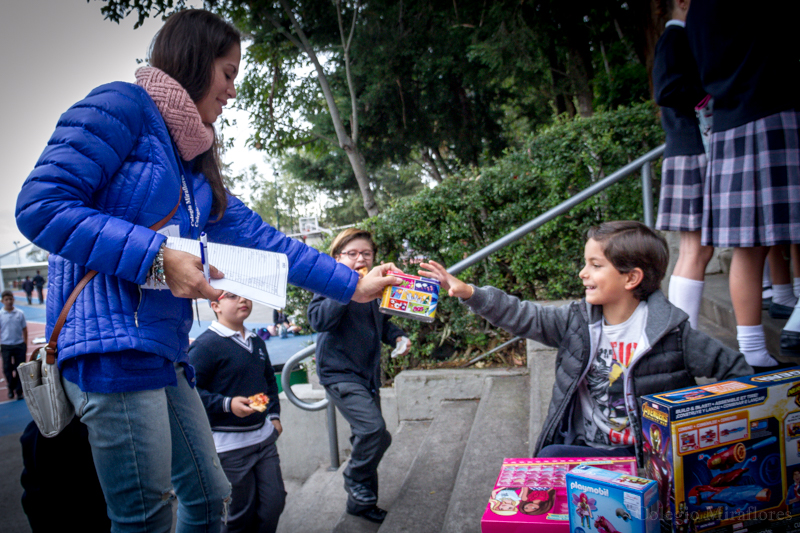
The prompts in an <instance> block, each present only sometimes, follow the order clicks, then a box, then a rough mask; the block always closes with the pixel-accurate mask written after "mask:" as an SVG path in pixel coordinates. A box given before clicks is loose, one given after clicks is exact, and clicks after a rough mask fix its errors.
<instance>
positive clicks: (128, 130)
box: [16, 82, 358, 365]
mask: <svg viewBox="0 0 800 533" xmlns="http://www.w3.org/2000/svg"><path fill="white" fill-rule="evenodd" d="M191 168H192V164H191V163H187V162H184V161H181V160H180V159H179V157H178V156H177V152H176V151H175V150H174V148H173V144H172V140H171V139H170V136H169V133H168V131H167V127H166V124H165V123H164V120H163V119H162V117H161V114H160V113H159V111H158V109H157V108H156V105H155V103H154V102H153V100H152V99H151V98H150V96H149V95H148V94H147V92H145V90H144V89H142V88H141V87H139V86H137V85H132V84H128V83H122V82H115V83H110V84H107V85H103V86H101V87H98V88H97V89H95V90H94V91H92V92H91V93H90V94H89V95H88V96H87V97H86V98H85V99H84V100H82V101H81V102H79V103H77V104H75V105H74V106H72V107H71V108H70V109H69V110H68V111H67V112H66V113H64V114H63V115H62V116H61V118H60V119H59V121H58V125H57V126H56V130H55V132H54V133H53V135H52V137H51V138H50V141H49V142H48V144H47V147H46V148H45V150H44V152H43V153H42V155H41V157H40V158H39V160H38V162H37V163H36V167H35V168H34V170H33V172H31V174H30V176H29V177H28V179H27V180H26V181H25V184H24V185H23V186H22V191H21V192H20V194H19V197H18V199H17V207H16V216H17V225H18V226H19V229H20V231H21V232H22V233H23V234H24V235H25V236H26V237H28V238H29V239H30V240H31V241H32V242H34V243H35V244H36V245H37V246H40V247H41V248H43V249H45V250H48V251H49V252H51V255H50V265H49V271H48V280H49V286H48V294H47V336H48V337H49V336H50V333H51V331H52V329H53V326H54V325H55V322H56V319H57V317H58V314H59V313H60V312H61V309H62V307H63V306H64V302H65V301H66V299H67V298H68V297H69V294H70V293H71V292H72V289H73V288H74V287H75V285H77V283H78V282H79V281H80V279H81V278H82V277H83V276H84V274H85V273H86V272H87V271H88V270H89V269H93V270H97V271H98V272H99V274H98V275H97V276H96V277H95V278H94V279H93V280H92V281H91V282H90V283H89V285H88V286H87V287H86V288H85V289H84V290H83V292H82V293H81V295H80V296H79V298H78V300H77V301H76V302H75V305H74V306H73V307H72V310H71V311H70V314H69V317H68V319H67V321H66V324H65V326H64V328H63V329H62V330H61V334H60V335H59V338H58V348H59V365H60V364H61V363H63V361H64V360H66V359H69V358H71V357H75V356H76V355H81V354H88V353H109V352H119V351H123V350H136V351H140V352H144V353H151V354H157V355H160V356H162V357H165V358H167V359H169V360H171V361H177V360H186V355H185V354H186V351H187V349H188V345H189V336H188V333H189V329H190V328H191V325H192V310H191V300H188V299H181V298H176V297H174V296H172V294H171V293H170V292H169V291H167V290H162V291H153V290H142V289H140V288H139V285H140V284H142V283H144V282H145V277H146V275H147V271H148V269H149V268H150V266H151V265H152V264H153V261H154V260H155V256H156V253H157V252H158V249H159V247H160V246H161V243H162V242H163V241H164V240H165V238H166V237H164V236H163V235H161V234H159V233H156V232H154V231H152V230H150V229H148V228H149V226H152V225H153V224H155V223H156V222H158V221H159V220H161V219H163V218H164V217H165V216H167V215H168V214H169V213H170V211H172V209H173V208H174V207H175V205H176V203H178V201H179V198H180V207H179V208H178V212H177V214H176V215H175V216H174V218H173V219H172V220H171V221H170V222H169V223H168V224H167V225H168V226H175V225H177V226H179V228H180V235H181V236H182V237H187V238H197V236H198V234H199V232H200V231H205V232H206V233H207V234H208V238H209V240H210V241H213V242H218V243H224V244H232V245H237V246H245V247H251V248H258V249H262V250H270V251H275V252H281V253H284V254H286V255H287V256H288V257H289V264H290V271H289V282H290V283H292V284H293V285H297V286H300V287H303V288H305V289H308V290H310V291H313V292H315V293H321V294H325V295H327V296H329V297H330V298H334V299H336V300H339V301H341V302H347V301H349V300H350V298H351V296H352V294H353V292H354V291H355V286H356V284H357V282H358V274H356V273H355V272H353V271H352V270H351V269H349V268H347V267H345V266H343V265H340V264H338V263H336V262H335V261H334V260H333V259H332V258H331V257H330V256H327V255H325V254H320V253H319V252H317V251H316V250H314V249H313V248H309V247H307V246H306V245H304V244H302V243H300V242H299V241H296V240H294V239H290V238H288V237H286V236H285V235H284V234H282V233H280V232H278V231H276V230H275V229H274V228H272V227H270V226H269V225H267V224H265V223H264V222H263V221H262V220H261V218H260V217H259V216H258V215H257V214H255V213H254V212H252V211H251V210H250V209H248V208H247V207H246V206H245V205H244V204H243V203H242V202H241V201H239V200H238V199H237V198H235V197H233V196H230V195H229V196H228V208H227V210H226V211H225V215H224V216H223V217H222V218H221V219H220V220H216V221H214V220H209V215H210V211H211V202H212V193H211V187H210V185H209V184H208V182H207V181H206V179H205V178H204V176H203V175H202V174H195V173H194V172H192V171H191ZM182 175H183V176H184V177H185V180H186V182H187V192H189V193H190V196H193V198H185V196H186V195H185V194H182V192H181V191H182V189H181V176H182ZM192 200H193V201H192ZM189 206H192V210H193V211H194V210H196V217H197V218H199V223H198V224H196V225H195V227H193V226H192V224H191V218H190V215H189V211H190V207H189Z"/></svg>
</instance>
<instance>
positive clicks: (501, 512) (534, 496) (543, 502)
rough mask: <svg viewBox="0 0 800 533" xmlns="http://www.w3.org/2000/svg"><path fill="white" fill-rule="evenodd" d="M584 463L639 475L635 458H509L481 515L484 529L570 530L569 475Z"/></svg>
mask: <svg viewBox="0 0 800 533" xmlns="http://www.w3.org/2000/svg"><path fill="white" fill-rule="evenodd" d="M582 463H583V464H588V465H593V466H596V467H598V468H603V469H606V470H609V471H613V472H617V473H620V474H629V475H636V458H634V457H603V458H597V457H571V458H565V459H556V458H547V459H544V458H543V459H505V460H503V466H502V467H501V468H500V475H499V476H498V477H497V482H496V483H495V485H494V489H492V494H491V498H490V499H489V504H488V505H487V506H486V510H485V511H484V513H483V518H481V532H482V533H524V532H526V531H531V532H542V533H567V532H568V531H569V508H568V505H567V486H566V476H567V473H568V472H570V471H571V470H572V469H574V468H575V467H577V466H578V465H580V464H582ZM587 533H589V532H587Z"/></svg>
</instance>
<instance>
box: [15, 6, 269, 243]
mask: <svg viewBox="0 0 800 533" xmlns="http://www.w3.org/2000/svg"><path fill="white" fill-rule="evenodd" d="M101 5H102V3H101V2H99V1H97V0H92V2H87V1H86V0H4V1H3V11H2V13H3V14H2V17H0V50H2V59H0V61H1V63H0V67H1V68H0V72H2V73H3V81H2V83H0V102H2V105H3V106H4V108H5V109H4V111H5V112H4V113H3V115H4V116H5V117H6V122H5V125H4V127H3V128H2V131H1V132H0V136H1V137H0V140H2V142H0V162H2V165H3V169H2V174H0V185H2V193H0V199H1V200H0V255H2V254H3V253H5V252H8V251H11V250H13V249H14V244H13V241H22V242H23V243H27V242H28V241H27V239H26V238H25V237H23V236H22V234H21V233H20V232H19V230H18V229H17V225H16V222H15V220H14V207H15V205H16V200H17V195H18V194H19V190H20V187H21V186H22V183H23V181H25V178H26V177H27V176H28V174H29V173H30V171H31V170H32V169H33V165H34V164H35V163H36V160H37V158H38V157H39V155H40V154H41V152H42V150H43V149H44V147H45V144H46V143H47V140H48V139H49V137H50V135H51V134H52V132H53V129H54V127H55V125H56V121H57V120H58V117H59V116H60V115H61V114H62V113H63V112H64V111H66V110H67V108H69V106H71V105H72V104H74V103H75V102H77V101H78V100H80V99H82V98H83V97H84V96H86V95H87V94H88V93H89V92H90V91H91V90H92V89H93V88H95V87H96V86H98V85H102V84H103V83H107V82H110V81H116V80H121V81H130V82H133V81H134V80H135V78H134V72H135V70H136V68H137V67H138V65H137V63H136V60H137V59H144V58H145V56H146V54H147V49H148V47H149V45H150V41H151V40H152V39H153V36H154V35H155V33H156V32H157V31H158V29H159V28H160V27H161V25H162V24H163V23H162V21H161V20H160V19H147V20H146V21H145V22H144V25H143V26H142V27H140V28H138V29H137V30H134V29H133V23H134V20H133V17H129V19H126V20H124V21H123V22H122V23H121V24H119V25H117V24H115V23H113V22H110V21H107V20H104V19H103V16H102V15H101V14H100V7H101ZM243 66H244V65H243ZM225 113H226V115H225V116H228V114H229V113H231V112H230V111H226V112H225ZM232 116H233V115H231V117H232ZM236 118H237V119H238V122H239V124H242V123H245V122H246V117H243V116H241V115H237V116H236ZM246 135H247V132H246V130H245V129H244V128H242V129H239V130H235V131H228V130H226V136H229V137H230V136H234V137H238V138H237V139H236V140H237V148H235V149H234V150H233V151H231V152H229V153H228V154H227V156H226V159H227V160H229V161H231V162H232V163H233V170H234V171H238V170H242V169H244V168H247V167H249V166H250V165H251V164H258V165H259V167H261V169H262V172H263V173H264V174H266V175H267V176H271V175H272V171H271V170H270V168H269V166H268V165H266V164H265V163H264V162H263V156H262V155H260V154H258V153H256V152H253V151H250V150H246V149H244V148H243V141H244V137H246ZM42 216H47V214H46V213H42Z"/></svg>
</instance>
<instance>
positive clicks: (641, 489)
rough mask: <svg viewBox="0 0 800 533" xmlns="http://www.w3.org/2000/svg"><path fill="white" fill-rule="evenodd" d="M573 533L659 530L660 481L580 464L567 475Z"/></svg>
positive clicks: (644, 532)
mask: <svg viewBox="0 0 800 533" xmlns="http://www.w3.org/2000/svg"><path fill="white" fill-rule="evenodd" d="M567 503H568V504H569V531H570V533H587V532H590V531H592V529H594V530H596V531H597V532H598V533H656V532H657V531H659V530H660V529H661V524H660V521H661V520H660V517H659V514H658V483H656V482H655V481H653V480H651V479H644V478H641V477H638V476H635V475H631V474H623V473H621V472H613V471H609V470H603V469H602V468H596V467H594V466H590V465H579V466H577V467H575V468H574V469H573V470H572V471H571V472H569V473H568V474H567Z"/></svg>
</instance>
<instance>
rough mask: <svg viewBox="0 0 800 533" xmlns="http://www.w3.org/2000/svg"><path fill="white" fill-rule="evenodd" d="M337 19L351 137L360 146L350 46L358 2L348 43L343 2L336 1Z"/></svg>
mask: <svg viewBox="0 0 800 533" xmlns="http://www.w3.org/2000/svg"><path fill="white" fill-rule="evenodd" d="M336 17H337V18H338V20H339V35H340V37H341V39H342V48H344V69H345V73H346V76H347V90H348V91H349V92H350V109H351V111H350V113H351V117H350V136H351V137H352V138H353V143H354V144H358V105H357V104H358V100H357V99H356V92H355V84H354V83H353V75H352V73H351V71H350V44H351V43H352V42H353V34H354V33H355V31H356V19H357V18H358V0H356V5H355V7H354V8H353V21H352V22H351V23H350V35H348V37H347V42H345V39H344V25H343V23H342V3H341V0H336Z"/></svg>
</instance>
